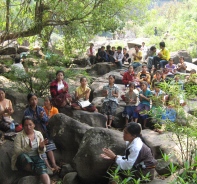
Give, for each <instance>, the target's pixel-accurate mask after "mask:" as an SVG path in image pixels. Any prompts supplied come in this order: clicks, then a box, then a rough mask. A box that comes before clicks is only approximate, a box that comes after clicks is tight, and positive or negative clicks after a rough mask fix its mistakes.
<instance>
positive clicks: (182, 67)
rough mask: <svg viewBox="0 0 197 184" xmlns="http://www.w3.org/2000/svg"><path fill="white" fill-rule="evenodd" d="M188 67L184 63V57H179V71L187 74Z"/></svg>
mask: <svg viewBox="0 0 197 184" xmlns="http://www.w3.org/2000/svg"><path fill="white" fill-rule="evenodd" d="M186 68H187V65H186V64H185V63H184V57H183V56H181V57H179V63H178V64H177V71H178V72H180V73H186Z"/></svg>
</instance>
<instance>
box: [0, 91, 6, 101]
mask: <svg viewBox="0 0 197 184" xmlns="http://www.w3.org/2000/svg"><path fill="white" fill-rule="evenodd" d="M4 99H5V90H4V89H3V88H0V101H2V100H4Z"/></svg>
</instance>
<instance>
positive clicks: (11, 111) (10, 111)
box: [8, 100, 14, 115]
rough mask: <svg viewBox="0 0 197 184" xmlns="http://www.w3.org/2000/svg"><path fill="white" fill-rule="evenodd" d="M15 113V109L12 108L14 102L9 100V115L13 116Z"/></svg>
mask: <svg viewBox="0 0 197 184" xmlns="http://www.w3.org/2000/svg"><path fill="white" fill-rule="evenodd" d="M13 113H14V109H13V107H12V102H11V101H10V100H9V113H8V114H9V115H11V114H13Z"/></svg>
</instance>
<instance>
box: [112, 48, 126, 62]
mask: <svg viewBox="0 0 197 184" xmlns="http://www.w3.org/2000/svg"><path fill="white" fill-rule="evenodd" d="M123 57H124V55H123V53H122V52H121V53H118V52H117V51H116V52H115V53H114V59H115V60H118V61H120V62H122V59H123Z"/></svg>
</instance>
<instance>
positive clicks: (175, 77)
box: [174, 74, 180, 82]
mask: <svg viewBox="0 0 197 184" xmlns="http://www.w3.org/2000/svg"><path fill="white" fill-rule="evenodd" d="M179 79H180V74H176V75H175V76H174V80H175V81H176V82H178V81H179Z"/></svg>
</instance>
